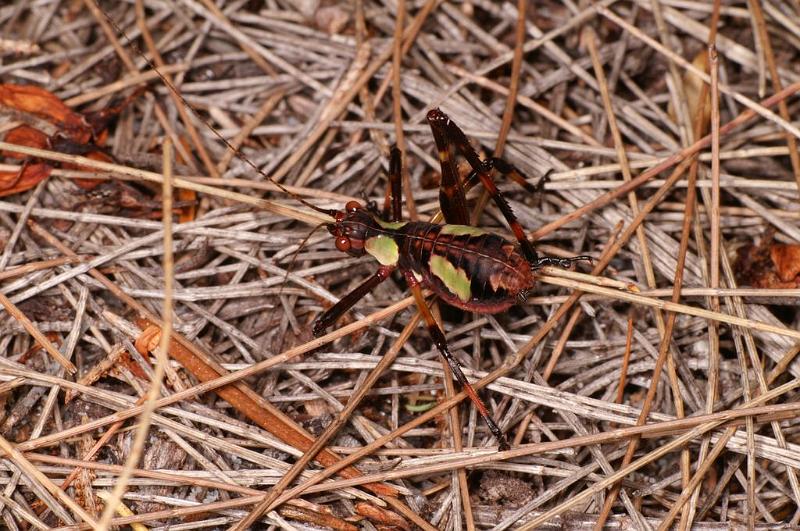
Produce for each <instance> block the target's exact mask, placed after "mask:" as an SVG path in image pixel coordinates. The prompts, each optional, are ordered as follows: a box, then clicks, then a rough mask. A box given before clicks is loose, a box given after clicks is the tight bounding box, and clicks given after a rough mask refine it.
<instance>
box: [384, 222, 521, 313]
mask: <svg viewBox="0 0 800 531" xmlns="http://www.w3.org/2000/svg"><path fill="white" fill-rule="evenodd" d="M395 241H396V242H397V244H398V246H399V247H400V259H399V263H400V267H401V268H404V269H410V270H411V271H413V272H414V273H415V274H416V277H417V279H418V280H420V282H421V283H422V284H423V285H424V286H425V287H428V288H430V289H431V290H432V291H434V292H435V293H436V294H437V295H438V296H439V297H441V298H442V299H443V300H444V301H445V302H446V303H447V304H450V305H452V306H456V307H458V308H462V309H464V310H469V311H474V312H481V313H496V312H501V311H503V310H506V309H507V308H509V307H510V306H513V305H514V304H516V303H517V302H518V301H519V298H520V296H522V295H524V293H525V292H526V291H527V290H528V289H530V288H531V287H532V286H533V282H534V280H533V274H532V273H531V266H530V264H529V263H528V262H527V261H526V260H525V258H523V256H522V255H521V254H520V253H519V250H518V248H517V246H516V245H515V244H513V243H511V242H509V241H508V240H506V239H504V238H502V237H501V236H498V235H497V234H493V233H490V232H485V231H481V230H479V229H476V228H474V227H468V226H464V225H434V224H431V223H422V222H413V223H407V224H406V225H404V226H403V227H402V228H401V229H400V230H398V231H397V233H396V240H395Z"/></svg>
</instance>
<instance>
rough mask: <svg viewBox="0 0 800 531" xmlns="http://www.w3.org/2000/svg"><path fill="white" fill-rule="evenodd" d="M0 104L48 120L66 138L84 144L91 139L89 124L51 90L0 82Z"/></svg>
mask: <svg viewBox="0 0 800 531" xmlns="http://www.w3.org/2000/svg"><path fill="white" fill-rule="evenodd" d="M0 105H4V106H6V107H10V108H12V109H15V110H17V111H19V112H23V113H29V114H33V115H36V116H39V117H41V118H44V119H45V120H48V121H50V122H52V123H54V124H56V125H58V126H59V128H60V129H61V130H62V133H64V134H65V135H66V136H67V137H68V138H70V139H72V140H74V141H75V142H79V143H82V144H85V143H87V142H89V140H90V139H91V136H92V135H91V129H90V127H89V124H88V123H87V122H86V120H85V119H84V118H83V116H82V115H81V114H79V113H76V112H75V111H73V110H72V109H70V108H69V107H67V106H66V105H64V103H63V102H62V101H61V100H60V99H58V97H57V96H56V95H55V94H53V93H52V92H50V91H48V90H45V89H43V88H39V87H34V86H32V85H13V84H0Z"/></svg>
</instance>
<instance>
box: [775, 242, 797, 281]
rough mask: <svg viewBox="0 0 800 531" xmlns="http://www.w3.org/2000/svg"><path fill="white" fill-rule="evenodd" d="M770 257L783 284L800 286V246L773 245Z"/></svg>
mask: <svg viewBox="0 0 800 531" xmlns="http://www.w3.org/2000/svg"><path fill="white" fill-rule="evenodd" d="M769 256H770V258H772V263H773V264H775V269H776V270H777V273H778V278H780V279H781V280H782V281H783V282H792V283H794V284H800V245H773V246H772V248H771V249H770V250H769Z"/></svg>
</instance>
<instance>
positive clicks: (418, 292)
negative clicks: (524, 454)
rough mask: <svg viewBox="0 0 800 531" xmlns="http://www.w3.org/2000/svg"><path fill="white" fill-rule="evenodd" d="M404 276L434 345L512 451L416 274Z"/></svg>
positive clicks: (502, 447)
mask: <svg viewBox="0 0 800 531" xmlns="http://www.w3.org/2000/svg"><path fill="white" fill-rule="evenodd" d="M403 275H404V276H405V278H406V282H407V283H408V287H409V289H410V290H411V293H412V294H413V295H414V300H415V301H416V303H417V308H418V309H419V312H420V314H422V318H423V319H425V324H426V325H427V326H428V334H430V336H431V339H432V340H433V344H434V345H436V348H437V349H439V353H440V354H441V355H442V357H443V358H444V359H445V360H446V361H447V364H448V365H449V366H450V370H451V371H452V372H453V376H455V378H456V380H457V381H458V383H459V384H460V385H461V388H462V389H463V390H464V392H465V393H466V394H467V396H468V397H469V399H470V400H471V401H472V403H473V404H475V407H476V408H477V409H478V413H479V414H480V416H481V417H483V420H484V421H485V422H486V425H487V426H488V427H489V431H490V432H492V435H494V436H495V438H496V439H497V442H498V444H499V446H500V450H508V449H510V448H511V447H510V446H509V445H508V440H506V436H505V435H504V434H503V431H502V430H501V429H500V427H499V426H498V425H497V423H496V422H495V421H494V419H492V416H491V414H490V413H489V409H488V408H487V407H486V404H484V402H483V400H481V397H479V396H478V393H477V392H475V389H474V388H473V387H472V384H470V383H469V380H467V377H466V376H465V375H464V372H463V371H462V370H461V364H459V363H458V360H457V359H456V358H455V356H453V354H452V353H451V352H450V349H449V348H448V346H447V339H446V338H445V336H444V332H443V331H442V329H441V328H439V324H438V323H437V322H436V320H435V319H434V318H433V314H431V311H430V309H429V308H428V304H427V303H426V302H425V297H423V296H422V288H421V287H420V284H419V282H418V281H417V279H416V277H415V276H414V273H412V272H411V271H403Z"/></svg>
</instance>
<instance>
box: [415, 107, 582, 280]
mask: <svg viewBox="0 0 800 531" xmlns="http://www.w3.org/2000/svg"><path fill="white" fill-rule="evenodd" d="M428 123H429V124H430V126H431V130H432V131H433V137H434V138H435V139H436V145H437V147H439V146H440V143H441V145H442V146H445V147H446V148H447V149H446V152H447V153H448V155H447V157H448V161H449V165H450V166H453V167H454V166H455V165H454V164H453V163H452V159H453V157H452V154H453V152H454V151H457V152H458V153H460V154H461V155H462V156H463V157H464V158H465V159H466V160H467V162H468V163H469V165H470V166H472V174H476V175H477V178H478V179H479V180H480V181H481V183H482V184H483V187H484V188H485V189H486V191H487V192H488V193H489V197H491V198H492V201H494V203H495V204H496V205H497V208H499V209H500V212H501V213H502V214H503V217H504V218H505V219H506V222H507V223H508V226H509V227H510V228H511V231H512V232H513V233H514V237H515V238H516V239H517V241H518V242H519V245H520V248H521V249H522V254H523V255H524V256H525V259H526V260H528V262H529V263H530V264H531V267H533V268H537V267H542V266H544V265H548V264H551V263H555V264H558V265H561V266H566V267H569V264H570V263H571V262H574V261H578V260H589V261H591V258H590V257H588V256H576V257H574V258H567V259H557V258H549V257H544V258H541V259H540V258H539V255H538V254H537V253H536V250H535V249H534V248H533V244H531V242H530V240H528V237H527V236H526V235H525V230H524V229H523V228H522V225H520V223H519V221H518V220H517V216H516V215H514V211H513V210H511V205H509V204H508V201H506V198H505V197H503V194H501V193H500V190H498V188H497V184H496V183H495V181H494V178H492V175H491V173H492V170H493V169H496V170H497V171H499V172H500V173H502V174H504V175H507V176H508V177H509V178H510V179H511V180H513V181H515V182H517V183H519V184H520V185H521V186H523V187H524V188H525V189H526V190H529V191H531V192H536V191H537V188H538V187H539V185H542V184H543V182H542V181H540V183H539V184H537V186H532V185H530V184H529V183H528V182H527V181H526V180H525V176H524V175H523V174H522V173H521V172H520V171H519V170H518V169H517V168H516V167H514V165H512V164H510V163H508V162H506V161H504V160H503V159H500V158H497V157H492V158H490V159H487V160H486V161H482V160H481V158H480V157H479V156H478V154H477V153H476V152H475V149H473V147H472V145H471V144H470V143H469V140H468V139H467V137H466V135H465V134H464V132H463V131H462V130H461V129H459V127H458V126H457V125H456V124H454V123H453V121H452V120H451V119H450V117H448V116H447V115H446V114H445V113H443V112H442V111H440V110H439V109H432V110H431V111H429V112H428ZM439 152H440V157H441V153H442V149H441V147H440V148H439ZM443 166H444V164H443ZM454 171H455V170H454ZM472 174H470V178H471V177H472ZM470 178H468V179H467V181H470ZM442 183H444V175H442ZM462 193H463V189H462Z"/></svg>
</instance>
